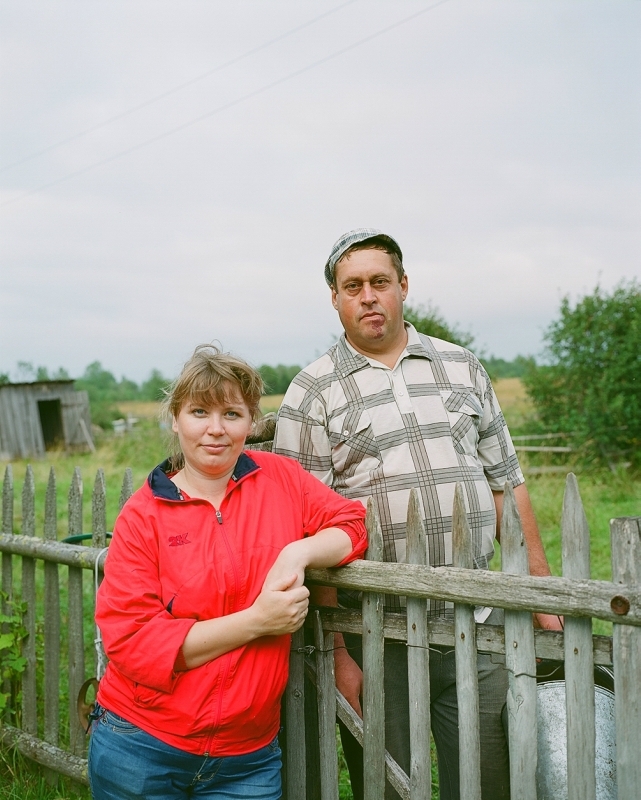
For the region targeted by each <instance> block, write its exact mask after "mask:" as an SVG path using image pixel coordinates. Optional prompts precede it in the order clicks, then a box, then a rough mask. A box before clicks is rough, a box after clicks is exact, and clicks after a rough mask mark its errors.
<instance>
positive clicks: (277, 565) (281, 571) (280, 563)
mask: <svg viewBox="0 0 641 800" xmlns="http://www.w3.org/2000/svg"><path fill="white" fill-rule="evenodd" d="M305 550H306V548H305V540H304V539H303V540H301V541H298V542H292V543H291V544H288V545H285V547H283V549H282V550H281V551H280V553H279V554H278V556H277V558H276V561H274V563H273V564H272V567H271V569H270V570H269V572H268V573H267V576H266V577H265V580H264V582H263V590H264V589H265V588H266V587H271V588H274V589H276V587H277V586H281V585H282V584H283V581H289V583H288V588H293V587H295V586H302V585H303V583H304V582H305V567H306V566H307V559H306V552H305ZM276 591H278V589H276Z"/></svg>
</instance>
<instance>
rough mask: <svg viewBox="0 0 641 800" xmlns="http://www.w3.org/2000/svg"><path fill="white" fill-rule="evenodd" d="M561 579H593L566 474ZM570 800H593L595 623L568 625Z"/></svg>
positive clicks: (574, 487)
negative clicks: (593, 633)
mask: <svg viewBox="0 0 641 800" xmlns="http://www.w3.org/2000/svg"><path fill="white" fill-rule="evenodd" d="M561 531H562V545H561V546H562V559H563V575H564V576H565V577H566V578H573V579H575V580H589V579H590V531H589V529H588V521H587V519H586V516H585V512H584V510H583V504H582V503H581V496H580V494H579V486H578V483H577V480H576V477H575V476H574V475H568V478H567V483H566V490H565V496H564V498H563V512H562V521H561ZM565 707H566V714H567V753H568V800H595V798H596V774H595V769H594V760H595V735H594V725H595V720H594V659H593V657H592V620H591V619H586V618H585V617H567V618H566V620H565Z"/></svg>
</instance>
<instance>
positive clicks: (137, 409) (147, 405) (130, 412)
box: [116, 400, 160, 419]
mask: <svg viewBox="0 0 641 800" xmlns="http://www.w3.org/2000/svg"><path fill="white" fill-rule="evenodd" d="M116 408H117V409H118V411H120V413H121V414H122V415H123V417H138V419H153V418H156V419H158V413H159V412H160V403H155V402H153V401H152V400H150V401H146V400H126V401H124V402H122V403H118V404H117V406H116Z"/></svg>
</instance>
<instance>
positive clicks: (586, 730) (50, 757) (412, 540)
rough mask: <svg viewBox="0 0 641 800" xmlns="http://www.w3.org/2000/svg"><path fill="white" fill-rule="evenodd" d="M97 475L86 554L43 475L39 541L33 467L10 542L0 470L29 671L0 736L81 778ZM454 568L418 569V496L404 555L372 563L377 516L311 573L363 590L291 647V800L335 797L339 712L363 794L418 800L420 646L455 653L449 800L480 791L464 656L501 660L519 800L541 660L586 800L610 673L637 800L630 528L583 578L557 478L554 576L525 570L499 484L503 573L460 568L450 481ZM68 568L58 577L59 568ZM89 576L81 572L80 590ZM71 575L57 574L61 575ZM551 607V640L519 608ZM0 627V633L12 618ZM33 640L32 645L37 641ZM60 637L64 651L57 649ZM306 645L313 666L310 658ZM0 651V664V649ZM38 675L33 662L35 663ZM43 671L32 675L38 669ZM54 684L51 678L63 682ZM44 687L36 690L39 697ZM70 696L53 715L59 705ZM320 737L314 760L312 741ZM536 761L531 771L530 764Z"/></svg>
mask: <svg viewBox="0 0 641 800" xmlns="http://www.w3.org/2000/svg"><path fill="white" fill-rule="evenodd" d="M105 491H106V490H105V480H104V474H103V473H102V471H99V472H98V474H97V476H96V480H95V483H94V487H93V491H92V499H91V506H92V513H91V516H92V540H91V544H90V546H83V545H78V544H68V543H64V542H61V541H58V536H59V534H60V533H61V532H60V531H59V526H58V515H57V505H58V504H57V491H56V479H55V474H54V472H53V470H52V471H51V473H50V477H49V483H48V487H47V492H46V497H45V501H44V526H43V531H42V535H38V532H37V531H36V494H35V487H34V481H33V473H32V472H31V470H30V468H28V469H27V474H26V478H25V482H24V488H23V491H22V526H21V531H20V533H19V534H18V533H14V519H15V514H14V487H13V475H12V472H11V467H8V468H7V470H6V472H5V478H4V484H3V501H2V533H1V534H0V552H2V591H3V593H4V594H3V612H4V614H5V615H7V616H8V617H10V616H11V614H12V609H13V608H14V607H15V606H14V605H13V603H14V602H17V601H18V599H19V601H20V602H21V603H23V604H26V605H25V606H24V609H25V610H24V615H23V620H22V622H23V624H24V627H25V629H26V632H27V635H26V637H25V639H24V641H23V650H22V652H23V655H24V656H25V658H26V662H27V666H26V669H25V671H24V672H23V673H22V675H21V676H20V687H19V688H20V689H21V693H22V704H21V706H20V707H18V705H17V702H16V698H17V696H18V692H17V688H18V687H17V686H16V685H15V681H14V682H13V683H11V682H7V681H5V682H4V684H3V686H2V691H3V692H4V693H7V694H8V695H9V703H8V706H7V708H6V709H5V711H4V716H3V719H2V723H1V724H0V742H1V743H2V744H3V745H5V746H6V745H8V746H15V747H17V748H18V749H19V750H20V751H21V752H23V753H24V754H26V755H27V756H29V757H30V758H32V759H34V760H35V761H37V762H39V763H41V764H43V765H45V766H46V767H49V768H50V769H52V770H56V771H58V772H60V773H62V774H65V775H68V776H70V777H72V778H74V779H75V780H77V781H80V782H82V783H86V782H87V774H86V773H87V765H86V758H85V752H86V735H85V730H84V728H83V726H82V724H81V722H80V720H79V718H78V713H77V705H78V696H79V694H80V693H81V691H83V684H84V683H85V681H86V680H87V678H88V677H91V676H94V675H96V674H97V669H98V666H99V663H100V659H101V657H102V654H101V653H100V651H99V650H98V651H96V650H95V649H94V648H93V647H92V645H93V641H92V640H93V639H94V632H93V627H92V626H93V621H92V620H93V605H94V575H96V576H99V575H100V572H101V570H102V565H103V563H104V558H105V555H106V553H105V545H106V534H107V530H106V527H107V525H106V513H105V507H106V504H105V496H106V494H105ZM131 491H132V481H131V473H130V472H127V473H126V474H125V477H124V480H123V486H122V491H121V497H120V505H121V506H122V504H123V503H124V502H125V501H126V499H127V498H128V496H129V495H130V494H131ZM83 497H84V492H83V483H82V479H81V476H80V473H79V472H78V471H77V470H76V472H75V473H74V477H73V481H72V484H71V489H70V492H69V498H68V514H67V531H66V532H65V533H66V534H68V535H69V536H74V535H78V534H81V533H82V532H83V530H82V528H83V526H82V518H83ZM453 520H454V522H453V553H454V556H453V563H454V565H455V566H452V567H435V568H433V567H430V566H429V564H428V563H427V549H426V546H425V532H424V530H423V525H422V523H421V515H420V513H419V502H418V496H417V495H416V493H415V492H413V493H412V495H411V497H410V504H409V508H408V561H409V563H407V564H390V563H383V562H381V561H380V558H381V556H382V549H381V548H382V542H381V536H380V525H379V522H378V519H377V518H376V514H375V512H374V510H373V508H372V507H370V508H369V509H368V516H367V527H368V531H369V536H370V546H369V550H368V555H367V560H366V561H362V562H356V563H354V564H350V565H348V566H345V567H341V568H338V569H332V570H308V573H307V579H308V582H310V583H319V584H323V585H326V586H335V587H342V588H349V589H356V590H359V591H361V592H362V593H363V610H362V612H359V611H353V610H351V611H350V610H343V609H327V608H321V609H314V612H313V613H311V614H310V615H309V617H308V621H307V627H308V628H309V634H308V635H309V636H312V637H313V639H312V640H313V642H314V645H313V646H312V647H311V648H310V646H309V645H308V644H306V642H305V634H304V631H303V630H301V631H299V632H298V633H297V634H295V635H294V636H293V637H292V655H291V660H290V680H289V683H288V687H287V690H286V695H285V699H284V704H283V709H284V725H285V765H284V785H285V792H286V794H285V795H284V796H285V797H286V798H287V800H303V798H310V800H313V798H316V797H318V798H321V799H322V800H325V798H333V800H336V798H337V797H338V778H337V776H338V771H337V761H336V746H335V719H336V716H338V717H339V718H340V719H341V720H342V721H343V722H344V724H345V725H346V726H347V727H348V729H349V730H351V731H352V733H353V734H354V735H355V736H356V738H357V739H358V740H359V741H361V742H362V743H363V749H364V761H365V787H366V788H365V793H366V794H365V797H366V800H381V799H382V798H383V794H384V785H385V781H386V780H387V781H389V782H390V783H391V784H392V785H393V786H394V788H395V789H396V791H397V792H398V794H399V795H400V796H401V797H402V798H406V799H407V800H419V798H420V800H423V799H424V798H429V797H430V792H431V786H430V764H429V715H430V702H429V691H430V687H429V669H428V664H429V645H430V644H438V645H449V646H453V647H454V648H455V650H456V662H457V663H456V666H457V687H458V689H457V690H458V693H459V709H460V711H459V714H460V716H459V731H460V746H461V752H464V753H465V754H466V757H465V758H464V759H461V765H460V769H461V787H462V789H461V792H462V794H461V796H462V797H464V798H469V799H470V800H472V799H473V798H480V756H479V732H478V689H477V676H476V653H477V651H481V652H491V653H505V655H506V662H507V666H508V671H509V677H510V683H509V692H508V698H507V708H508V725H509V742H510V763H511V791H512V796H513V797H515V798H517V797H518V798H530V797H531V798H535V797H536V796H537V795H536V792H537V789H536V787H537V780H538V779H539V777H540V776H538V777H537V764H538V761H537V690H536V677H535V676H536V659H537V658H549V659H554V660H559V661H561V660H564V661H565V683H566V706H567V731H568V735H567V786H568V798H570V800H578V799H579V798H581V800H591V798H594V799H595V798H596V797H597V793H596V776H595V744H594V742H595V719H594V715H595V712H594V702H595V701H594V689H593V677H592V676H593V671H594V665H595V664H596V665H604V666H611V667H612V668H613V672H614V682H615V704H616V745H617V747H616V779H617V783H618V797H619V798H620V800H626V799H628V798H629V799H630V800H631V798H635V797H637V793H638V786H639V785H641V746H640V745H639V742H640V741H641V700H640V699H639V686H641V519H639V518H625V519H618V520H613V521H612V523H611V544H612V564H613V580H612V581H594V580H591V579H590V571H589V531H588V528H587V523H586V521H585V514H584V513H583V508H582V505H581V500H580V496H579V492H578V486H577V483H576V479H575V478H574V476H572V475H571V476H568V482H567V488H566V495H565V501H564V507H563V517H562V536H563V577H561V578H559V577H550V578H534V577H531V576H529V575H528V574H527V572H528V565H527V556H526V549H525V547H524V546H523V543H524V540H523V534H522V531H521V526H520V521H519V518H518V513H517V511H516V505H515V502H514V498H513V493H512V492H511V490H510V489H509V488H508V490H507V492H506V498H505V503H504V511H503V520H502V531H501V541H502V557H503V572H502V573H493V572H486V571H480V570H473V569H470V566H471V557H470V552H471V538H470V533H469V525H468V522H467V516H466V510H465V498H464V495H463V491H462V489H461V487H458V488H457V493H456V498H455V505H454V514H453ZM65 568H66V569H65ZM86 570H90V571H91V573H92V579H91V580H90V581H87V580H84V573H85V571H86ZM65 573H66V574H65ZM385 594H395V595H402V596H405V597H406V598H407V613H406V615H405V614H387V613H383V602H382V598H383V595H385ZM428 599H440V600H445V601H449V602H451V603H453V604H454V611H453V619H452V620H447V619H439V618H433V619H432V618H428V615H427V612H426V609H427V601H428ZM476 604H479V605H486V606H497V607H501V608H504V609H505V627H504V628H502V627H494V626H491V625H478V624H476V623H475V622H474V617H473V606H474V605H476ZM533 611H540V612H545V613H558V614H563V615H564V616H565V618H566V627H565V632H564V633H554V632H549V631H541V630H534V629H533V627H532V616H531V615H532V612H533ZM591 618H598V619H602V620H607V621H610V622H612V623H613V624H614V635H613V637H605V636H592V633H591ZM4 630H5V631H6V630H8V628H7V623H5V625H4ZM41 630H42V635H40V631H41ZM334 632H354V633H362V634H363V658H364V681H365V685H364V697H363V720H361V719H360V718H359V717H358V716H357V715H356V714H355V712H354V711H353V710H352V708H351V707H350V706H349V704H348V703H347V702H346V701H345V699H344V698H343V697H342V696H341V695H340V694H338V693H337V692H336V690H335V685H334V674H333V635H334ZM61 635H62V637H63V640H64V641H65V643H66V650H63V649H62V648H61ZM385 639H391V640H396V641H401V642H406V643H407V645H408V646H409V649H408V672H409V685H410V691H411V696H410V707H411V710H412V712H411V719H410V725H411V742H412V753H411V767H410V774H409V775H406V774H405V773H404V772H403V770H402V769H401V768H400V767H399V766H398V765H397V764H396V763H395V762H394V760H393V759H392V758H391V757H390V756H389V754H388V753H386V751H385V742H384V705H383V657H382V653H383V643H384V641H385ZM310 649H311V650H313V655H310ZM0 655H1V653H0ZM40 664H42V667H41V666H40ZM39 669H42V670H43V674H42V675H39V674H38V671H39ZM61 676H64V677H63V678H62V677H61ZM310 681H311V682H312V683H314V684H315V687H316V688H315V690H314V691H315V696H316V702H317V711H318V714H317V717H318V723H314V724H317V726H318V727H315V728H314V729H312V728H311V727H310V726H311V722H310V719H311V718H310V715H309V703H310V699H312V698H310V687H311V685H312V683H310ZM38 686H42V695H41V696H39V695H38V691H37V688H38ZM61 697H64V698H65V704H64V706H63V707H61V705H60V700H59V698H61ZM313 742H315V743H316V745H317V747H318V743H320V752H319V753H318V754H317V755H313V752H314V748H310V744H311V743H313ZM539 766H540V765H539Z"/></svg>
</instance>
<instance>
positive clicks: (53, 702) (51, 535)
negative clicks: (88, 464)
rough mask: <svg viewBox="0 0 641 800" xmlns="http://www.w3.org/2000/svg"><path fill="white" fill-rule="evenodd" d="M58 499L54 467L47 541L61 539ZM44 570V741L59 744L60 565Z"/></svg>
mask: <svg viewBox="0 0 641 800" xmlns="http://www.w3.org/2000/svg"><path fill="white" fill-rule="evenodd" d="M57 499H58V496H57V491H56V475H55V472H54V469H53V467H51V470H50V471H49V483H48V484H47V496H46V498H45V526H44V538H45V540H46V541H53V542H55V541H57V540H58V502H57ZM44 571H45V593H44V599H45V607H44V644H45V654H44V667H45V679H44V704H45V726H44V739H45V742H49V744H53V745H56V746H57V744H58V736H59V731H58V725H59V722H60V702H59V697H60V583H59V575H58V565H57V564H56V563H55V562H53V561H45V564H44Z"/></svg>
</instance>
